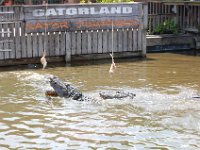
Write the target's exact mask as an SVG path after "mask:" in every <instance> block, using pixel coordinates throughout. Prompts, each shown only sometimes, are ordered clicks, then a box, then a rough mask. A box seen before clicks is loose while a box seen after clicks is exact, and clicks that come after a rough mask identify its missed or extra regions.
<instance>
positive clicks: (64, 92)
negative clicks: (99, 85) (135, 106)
mask: <svg viewBox="0 0 200 150" xmlns="http://www.w3.org/2000/svg"><path fill="white" fill-rule="evenodd" d="M49 83H50V86H51V87H52V88H53V90H54V91H46V93H45V94H46V96H48V97H49V96H52V97H53V96H59V97H64V98H71V99H72V100H77V101H89V100H92V99H93V98H90V97H87V96H85V95H83V94H82V92H80V91H79V90H78V89H77V88H75V87H73V86H72V85H70V84H68V83H65V82H63V81H62V80H61V79H59V78H58V77H56V76H53V77H50V78H49ZM99 96H100V97H101V98H102V99H122V98H126V97H129V98H131V99H132V98H134V97H135V96H136V95H135V94H133V93H130V92H124V91H115V92H111V91H109V92H100V93H99Z"/></svg>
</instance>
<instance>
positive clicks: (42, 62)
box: [40, 1, 48, 69]
mask: <svg viewBox="0 0 200 150" xmlns="http://www.w3.org/2000/svg"><path fill="white" fill-rule="evenodd" d="M47 8H48V1H47V2H45V10H46V11H45V25H44V50H43V55H42V57H41V59H40V62H41V64H42V65H43V69H45V68H46V66H47V61H46V58H45V57H46V43H47V15H46V12H47Z"/></svg>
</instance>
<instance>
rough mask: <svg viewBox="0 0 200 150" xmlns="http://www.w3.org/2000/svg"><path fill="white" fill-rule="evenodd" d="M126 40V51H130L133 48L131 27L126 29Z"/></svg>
mask: <svg viewBox="0 0 200 150" xmlns="http://www.w3.org/2000/svg"><path fill="white" fill-rule="evenodd" d="M127 42H128V46H127V48H128V51H132V50H133V31H132V29H129V30H128V39H127Z"/></svg>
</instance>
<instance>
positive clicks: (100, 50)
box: [97, 30, 103, 53]
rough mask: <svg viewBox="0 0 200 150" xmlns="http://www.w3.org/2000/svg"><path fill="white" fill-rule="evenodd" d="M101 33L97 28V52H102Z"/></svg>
mask: <svg viewBox="0 0 200 150" xmlns="http://www.w3.org/2000/svg"><path fill="white" fill-rule="evenodd" d="M102 36H103V33H102V30H98V32H97V41H98V42H97V49H98V50H97V51H98V53H102V52H103V43H102V41H103V37H102Z"/></svg>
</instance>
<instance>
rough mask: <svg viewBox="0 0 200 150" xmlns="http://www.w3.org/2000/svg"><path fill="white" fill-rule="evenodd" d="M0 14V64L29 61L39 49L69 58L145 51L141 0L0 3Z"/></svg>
mask: <svg viewBox="0 0 200 150" xmlns="http://www.w3.org/2000/svg"><path fill="white" fill-rule="evenodd" d="M0 20H1V22H0V65H7V64H8V63H9V62H11V64H15V63H16V60H17V61H18V62H20V63H29V60H31V59H34V58H40V57H41V56H42V53H43V51H45V52H46V54H47V57H54V56H56V57H57V56H59V57H66V60H67V61H70V60H71V57H72V56H80V55H81V56H83V55H92V54H108V53H110V52H111V51H112V50H113V52H115V53H124V52H131V53H136V54H138V55H140V56H145V54H146V28H147V5H145V4H144V3H131V4H125V3H123V4H90V5H49V6H48V7H46V6H44V5H39V6H12V7H0ZM112 43H113V44H112ZM108 56H109V55H108ZM24 59H26V60H28V61H26V62H24ZM93 59H94V58H93ZM38 60H39V59H37V62H39V61H38Z"/></svg>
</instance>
